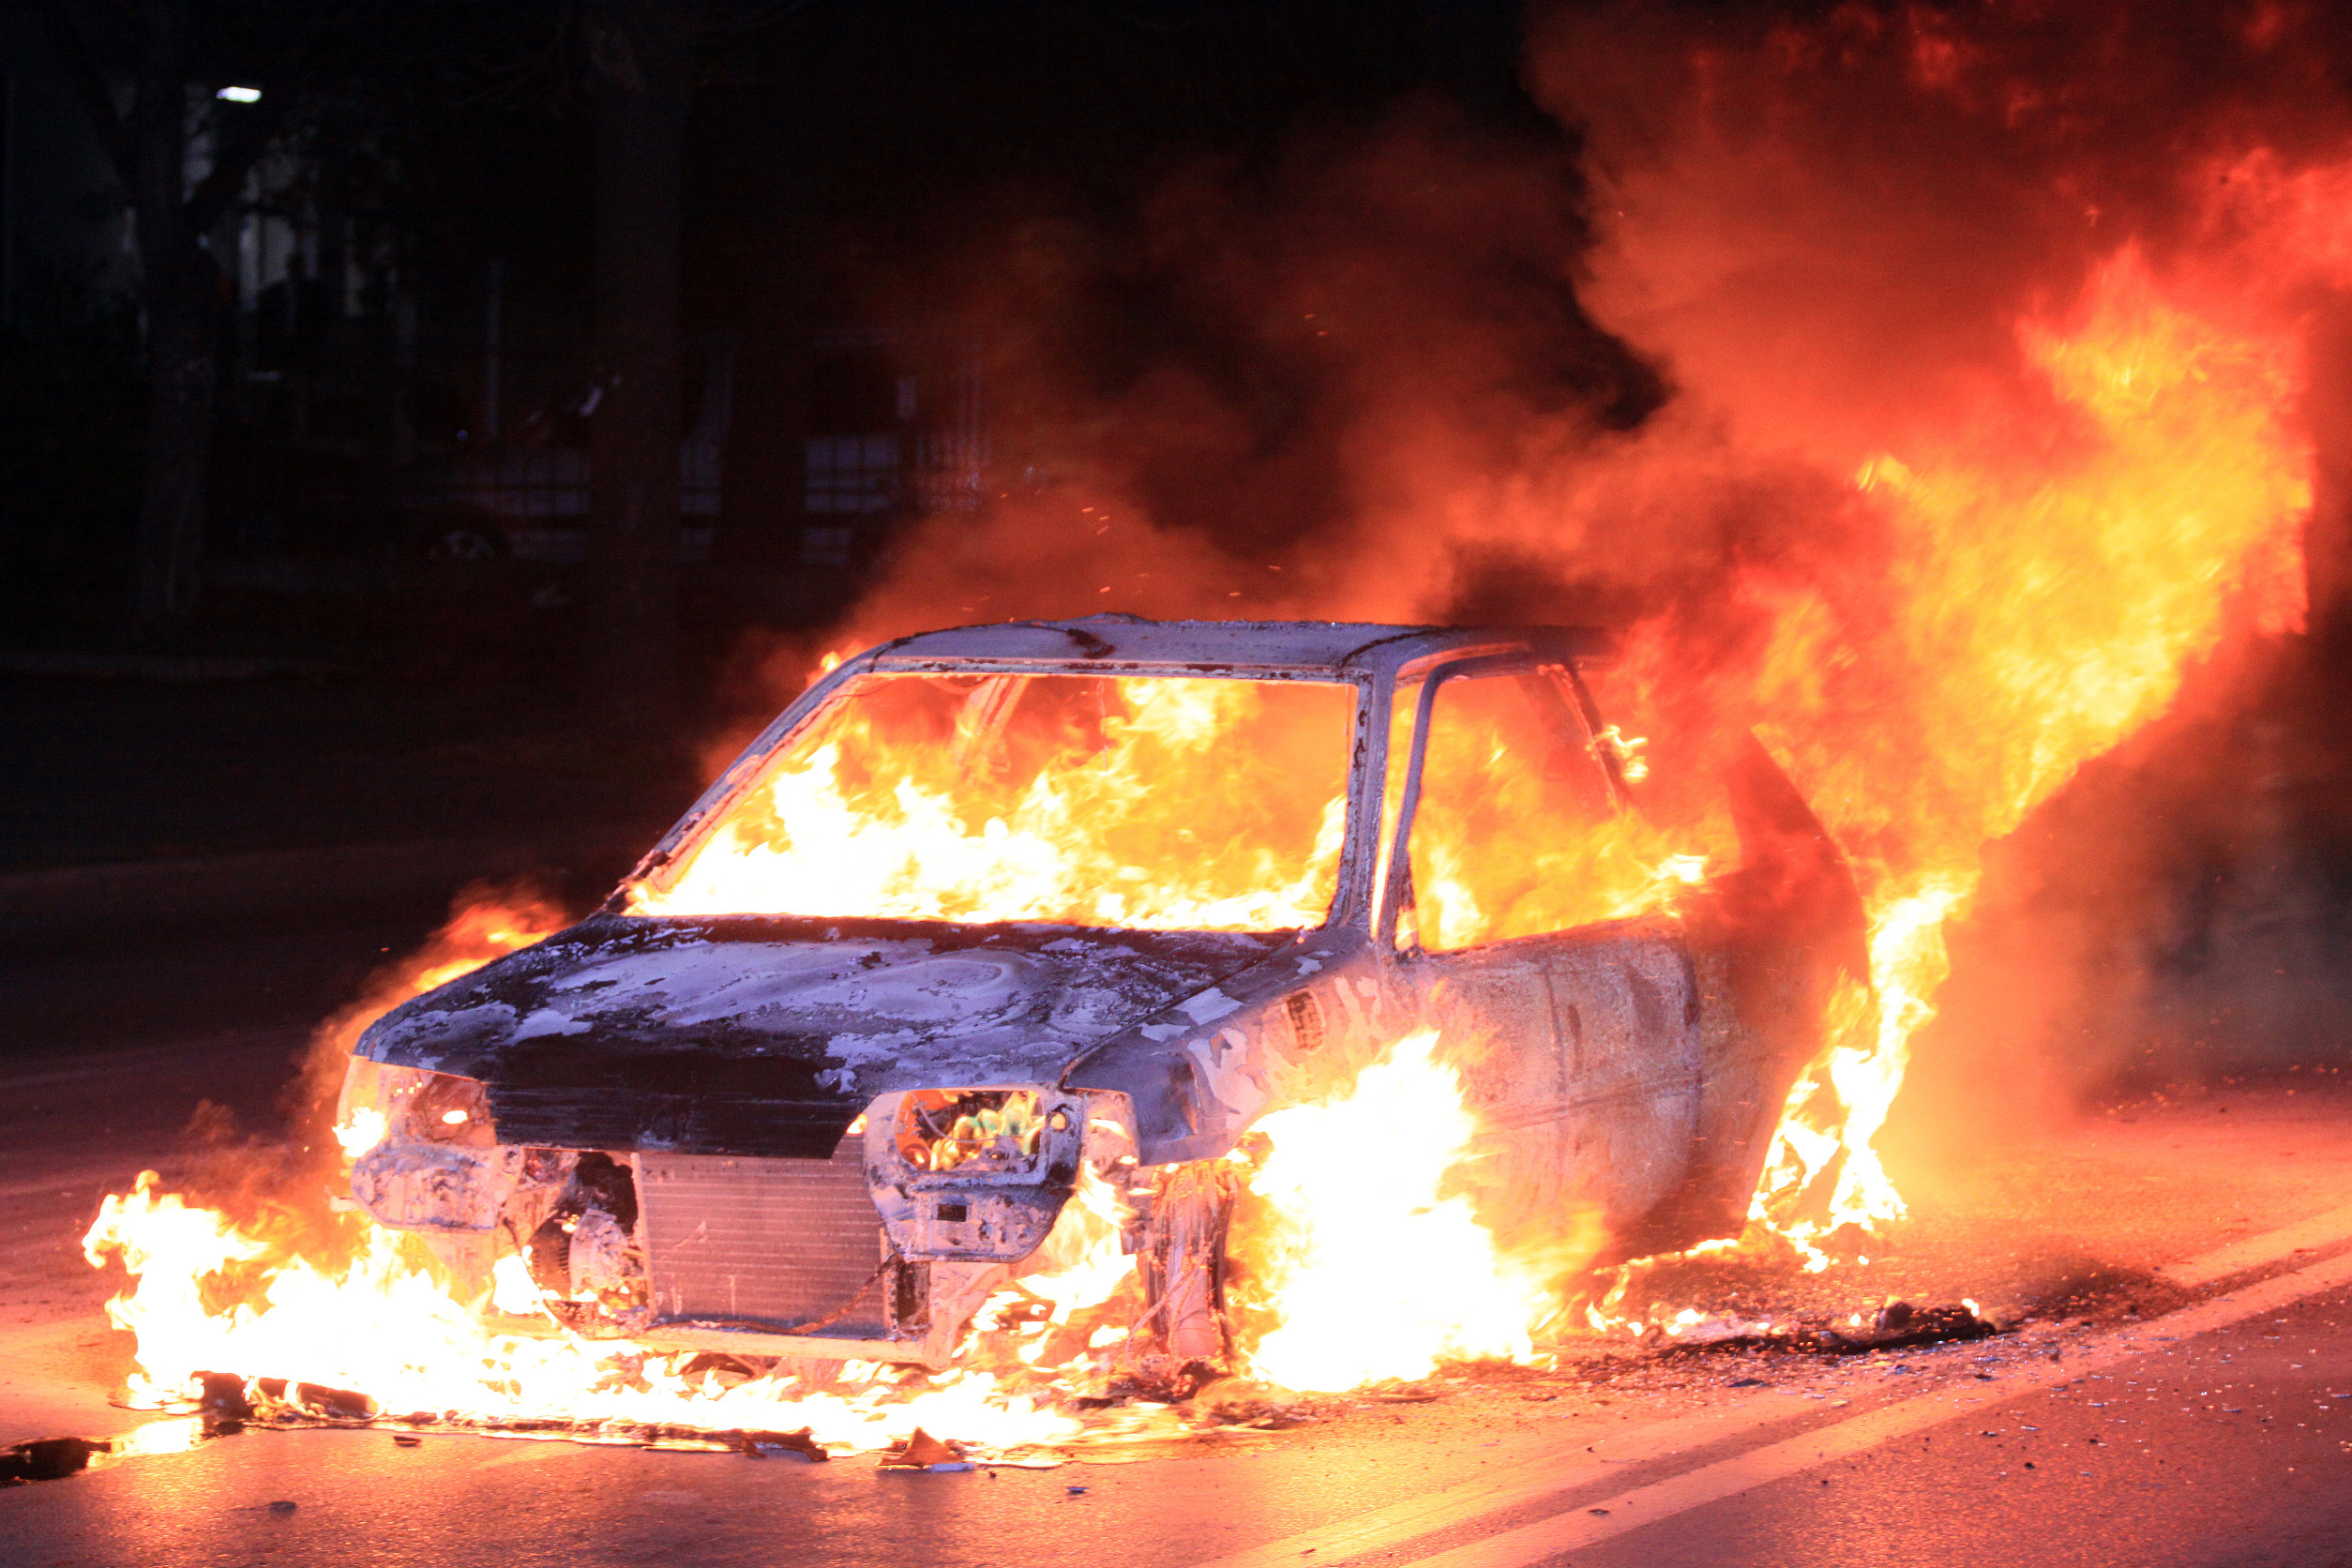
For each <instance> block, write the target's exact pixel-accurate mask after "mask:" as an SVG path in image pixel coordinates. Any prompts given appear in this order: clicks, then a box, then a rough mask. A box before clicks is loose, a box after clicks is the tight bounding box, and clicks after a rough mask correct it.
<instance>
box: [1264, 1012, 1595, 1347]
mask: <svg viewBox="0 0 2352 1568" xmlns="http://www.w3.org/2000/svg"><path fill="white" fill-rule="evenodd" d="M1437 1046H1438V1037H1437V1035H1436V1033H1435V1032H1433V1031H1422V1032H1420V1033H1414V1034H1410V1035H1408V1036H1406V1037H1405V1038H1404V1039H1402V1040H1400V1041H1398V1042H1397V1043H1396V1044H1395V1047H1393V1048H1391V1049H1390V1050H1389V1051H1388V1052H1387V1054H1386V1055H1384V1056H1383V1057H1382V1058H1381V1059H1380V1061H1379V1062H1377V1063H1373V1064H1372V1065H1371V1066H1368V1067H1366V1068H1364V1071H1363V1073H1362V1074H1361V1075H1360V1076H1359V1077H1358V1078H1357V1080H1356V1083H1355V1085H1354V1086H1353V1088H1352V1089H1351V1090H1349V1092H1348V1093H1346V1094H1344V1095H1341V1096H1337V1097H1334V1098H1331V1099H1327V1100H1324V1101H1321V1102H1319V1103H1316V1104H1310V1105H1303V1106H1293V1107H1290V1108H1288V1109H1284V1110H1277V1111H1274V1112H1273V1113H1272V1114H1270V1115H1267V1116H1265V1117H1262V1118H1260V1119H1259V1123H1258V1131H1259V1134H1260V1135H1262V1137H1263V1138H1264V1139H1265V1141H1266V1142H1267V1144H1268V1145H1269V1146H1270V1147H1269V1149H1268V1151H1267V1153H1265V1154H1264V1156H1263V1158H1262V1160H1261V1161H1260V1162H1259V1163H1258V1164H1257V1165H1256V1167H1255V1168H1254V1169H1252V1170H1251V1171H1250V1172H1249V1175H1248V1177H1247V1185H1248V1190H1249V1192H1250V1193H1251V1194H1252V1195H1253V1197H1254V1198H1256V1199H1258V1200H1259V1201H1258V1204H1257V1205H1256V1214H1255V1218H1254V1220H1253V1221H1252V1222H1251V1223H1248V1224H1243V1225H1239V1229H1238V1230H1237V1235H1236V1239H1235V1247H1234V1251H1235V1255H1236V1257H1237V1259H1239V1260H1240V1263H1241V1266H1242V1267H1243V1268H1244V1270H1245V1271H1246V1273H1245V1275H1244V1278H1245V1281H1246V1284H1245V1286H1244V1289H1242V1291H1241V1294H1242V1296H1243V1297H1244V1304H1242V1305H1241V1306H1240V1307H1239V1308H1238V1310H1239V1311H1240V1312H1241V1314H1242V1315H1243V1316H1244V1318H1245V1319H1247V1318H1251V1317H1256V1318H1258V1319H1260V1320H1261V1321H1270V1322H1271V1323H1272V1326H1271V1327H1270V1328H1266V1329H1264V1330H1263V1331H1262V1332H1261V1333H1260V1334H1259V1335H1258V1337H1257V1339H1256V1341H1255V1343H1254V1344H1251V1345H1248V1346H1247V1347H1246V1349H1245V1356H1246V1359H1247V1363H1248V1365H1249V1367H1250V1370H1251V1371H1252V1373H1253V1374H1254V1375H1256V1376H1257V1377H1259V1378H1261V1379H1264V1380H1267V1381H1270V1382H1274V1383H1278V1384H1282V1385H1284V1386H1286V1387H1289V1388H1294V1389H1302V1390H1334V1391H1335V1390H1341V1389H1349V1388H1354V1387H1357V1386H1358V1385H1360V1384H1363V1383H1366V1382H1373V1381H1378V1380H1386V1379H1415V1378H1422V1377H1426V1376H1427V1375H1428V1374H1429V1373H1430V1372H1431V1371H1433V1370H1434V1369H1435V1368H1436V1367H1437V1365H1438V1364H1439V1363H1440V1361H1455V1360H1474V1359H1480V1358H1485V1357H1503V1358H1511V1359H1524V1358H1526V1357H1527V1356H1529V1355H1530V1354H1531V1353H1532V1350H1533V1342H1532V1339H1531V1337H1530V1336H1531V1332H1532V1330H1533V1328H1534V1326H1535V1325H1537V1324H1540V1323H1541V1322H1542V1321H1543V1320H1544V1319H1545V1318H1546V1317H1548V1316H1549V1315H1550V1314H1551V1312H1552V1311H1553V1310H1554V1307H1555V1303H1554V1301H1553V1298H1552V1293H1551V1292H1550V1291H1549V1290H1548V1289H1545V1280H1544V1279H1543V1278H1542V1277H1540V1276H1539V1275H1538V1274H1536V1273H1535V1272H1534V1271H1533V1269H1532V1268H1531V1266H1530V1264H1529V1263H1528V1262H1527V1261H1526V1260H1524V1259H1515V1258H1512V1257H1507V1256H1505V1255H1504V1254H1503V1253H1502V1252H1501V1251H1500V1249H1499V1248H1498V1246H1497V1245H1496V1242H1495V1238H1494V1236H1493V1234H1492V1233H1491V1232H1490V1231H1489V1230H1488V1229H1487V1228H1486V1227H1485V1225H1484V1224H1483V1223H1481V1221H1480V1220H1479V1218H1478V1216H1477V1214H1475V1213H1474V1212H1473V1211H1472V1209H1471V1205H1470V1199H1469V1198H1468V1197H1467V1196H1464V1195H1462V1194H1459V1193H1455V1194H1452V1195H1450V1196H1449V1195H1447V1194H1446V1188H1447V1184H1448V1181H1449V1178H1451V1177H1453V1176H1455V1174H1456V1173H1457V1172H1458V1170H1459V1168H1460V1167H1461V1166H1462V1164H1463V1162H1464V1161H1465V1160H1466V1159H1467V1158H1469V1157H1470V1143H1471V1139H1472V1138H1473V1137H1474V1136H1475V1134H1476V1132H1477V1123H1476V1122H1475V1120H1474V1119H1473V1118H1472V1116H1471V1115H1470V1111H1469V1110H1468V1109H1467V1108H1465V1107H1464V1105H1463V1103H1462V1088H1461V1078H1460V1075H1459V1074H1458V1073H1457V1072H1456V1071H1455V1069H1454V1068H1453V1067H1452V1066H1450V1065H1448V1064H1447V1063H1444V1062H1442V1061H1440V1059H1439V1057H1438V1055H1437ZM1237 1224H1238V1222H1237Z"/></svg>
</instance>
